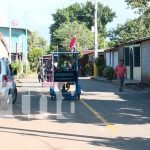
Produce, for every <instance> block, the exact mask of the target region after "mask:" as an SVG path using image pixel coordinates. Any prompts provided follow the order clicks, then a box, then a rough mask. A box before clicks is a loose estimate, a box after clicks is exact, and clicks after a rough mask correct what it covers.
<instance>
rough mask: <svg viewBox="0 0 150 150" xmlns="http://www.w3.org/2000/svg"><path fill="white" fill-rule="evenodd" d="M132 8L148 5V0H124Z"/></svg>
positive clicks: (149, 0)
mask: <svg viewBox="0 0 150 150" xmlns="http://www.w3.org/2000/svg"><path fill="white" fill-rule="evenodd" d="M125 2H127V4H128V5H129V6H131V7H132V8H145V7H147V6H148V5H149V2H150V0H125Z"/></svg>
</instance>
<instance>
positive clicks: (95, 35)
mask: <svg viewBox="0 0 150 150" xmlns="http://www.w3.org/2000/svg"><path fill="white" fill-rule="evenodd" d="M97 9H98V2H97V0H95V11H94V48H95V59H96V58H97V57H98V41H97V35H98V30H97Z"/></svg>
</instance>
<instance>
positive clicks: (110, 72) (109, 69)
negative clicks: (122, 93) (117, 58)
mask: <svg viewBox="0 0 150 150" xmlns="http://www.w3.org/2000/svg"><path fill="white" fill-rule="evenodd" d="M113 75H114V69H113V67H106V68H104V70H103V76H104V77H106V78H107V79H108V80H111V79H112V78H113Z"/></svg>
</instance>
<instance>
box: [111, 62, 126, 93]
mask: <svg viewBox="0 0 150 150" xmlns="http://www.w3.org/2000/svg"><path fill="white" fill-rule="evenodd" d="M115 76H117V78H118V79H119V81H120V87H119V91H120V92H122V91H123V84H124V79H125V78H127V69H126V67H125V66H124V61H123V60H119V64H118V65H117V66H116V67H115V73H114V77H115Z"/></svg>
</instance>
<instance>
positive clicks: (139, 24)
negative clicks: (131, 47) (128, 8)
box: [109, 18, 150, 44]
mask: <svg viewBox="0 0 150 150" xmlns="http://www.w3.org/2000/svg"><path fill="white" fill-rule="evenodd" d="M148 36H150V28H149V27H148V26H147V25H146V24H145V21H144V20H143V19H142V18H138V19H134V20H128V21H127V22H126V23H125V24H123V25H118V26H117V28H116V29H112V30H111V31H110V32H109V38H110V40H111V41H112V42H113V43H114V44H117V43H125V42H129V41H132V40H135V39H140V38H144V37H148Z"/></svg>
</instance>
